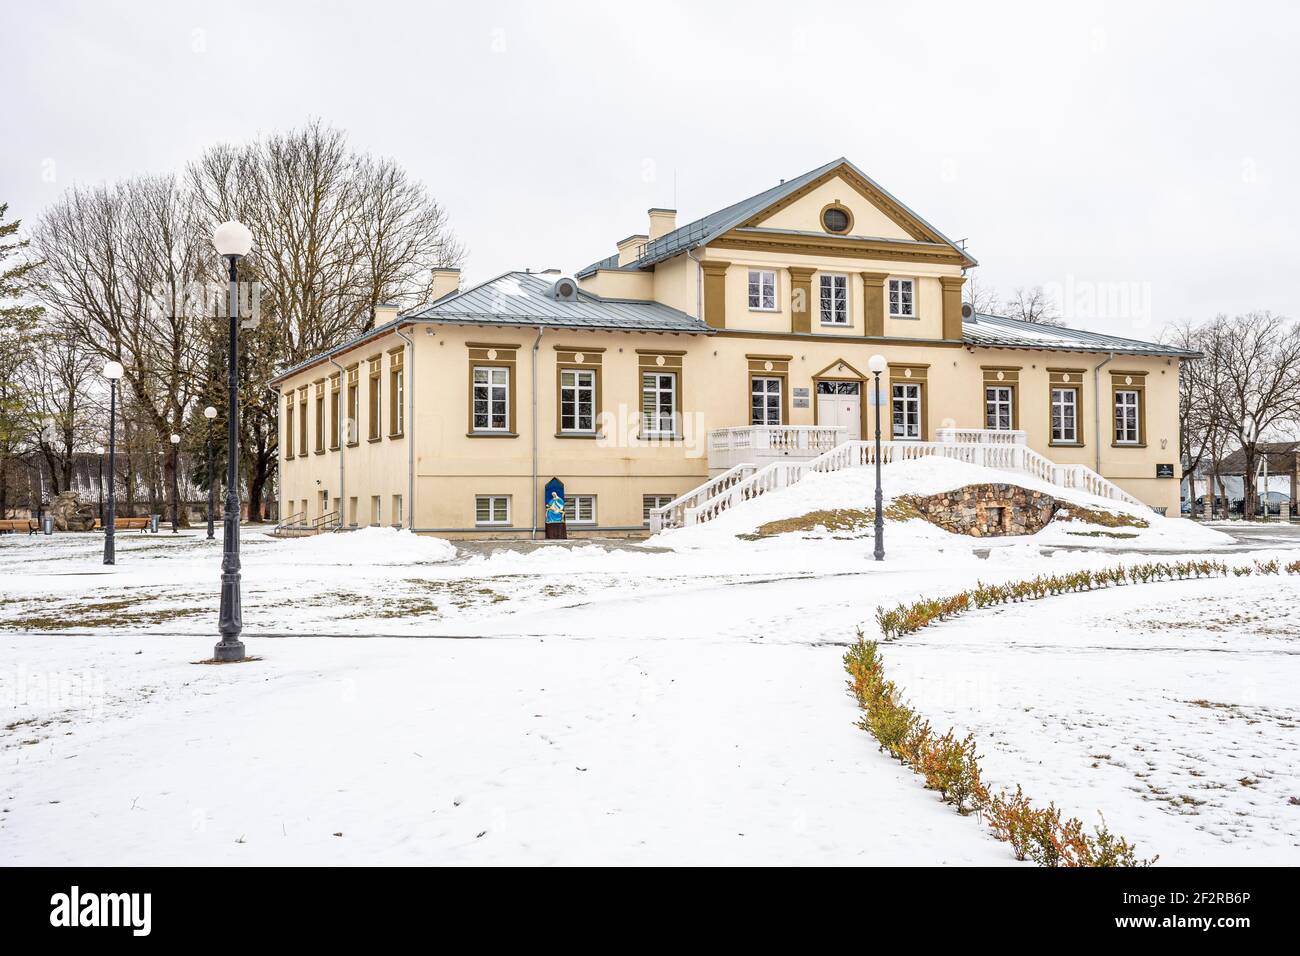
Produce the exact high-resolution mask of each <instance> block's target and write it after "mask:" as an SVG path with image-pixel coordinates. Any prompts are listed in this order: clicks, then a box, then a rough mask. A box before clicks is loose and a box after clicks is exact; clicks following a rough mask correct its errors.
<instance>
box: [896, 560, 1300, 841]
mask: <svg viewBox="0 0 1300 956" xmlns="http://www.w3.org/2000/svg"><path fill="white" fill-rule="evenodd" d="M1298 599H1300V586H1297V584H1296V582H1295V579H1294V578H1291V579H1288V578H1277V577H1251V578H1245V579H1237V578H1229V579H1218V580H1210V581H1181V582H1167V583H1163V584H1153V585H1145V586H1138V587H1126V588H1116V589H1110V590H1106V591H1101V592H1092V593H1083V594H1070V595H1065V596H1061V597H1057V598H1049V599H1046V600H1043V601H1039V602H1035V603H1031V604H1016V605H1010V606H1004V607H1000V608H996V609H990V610H985V611H980V612H977V613H975V614H973V615H971V616H968V617H964V618H960V619H957V620H954V621H949V622H945V623H942V624H940V625H937V626H934V627H930V628H926V629H925V630H923V631H921V632H919V633H918V634H915V635H912V636H909V637H906V638H903V639H901V640H899V641H897V642H895V643H890V644H888V645H886V646H885V648H884V659H885V663H886V666H887V667H888V668H889V674H890V677H891V678H892V679H894V680H897V681H898V682H899V683H900V684H901V685H902V686H904V687H906V688H907V690H908V695H909V697H910V698H911V700H912V702H913V703H914V704H915V705H916V706H917V707H918V709H919V710H920V711H921V712H922V713H924V714H926V715H927V716H928V717H929V718H930V719H931V720H932V721H933V722H934V723H935V724H937V725H940V726H944V727H946V726H948V725H950V724H952V725H956V726H957V727H959V728H960V729H961V730H962V731H963V732H971V733H974V734H975V736H976V739H977V740H979V742H980V745H981V746H980V752H981V753H982V754H983V755H984V759H983V761H982V766H983V767H984V769H985V772H986V780H987V781H988V782H990V783H992V784H994V785H997V786H1014V784H1016V783H1019V784H1021V785H1022V786H1023V787H1024V788H1025V792H1026V793H1029V794H1031V795H1034V796H1039V795H1041V799H1042V800H1043V801H1046V800H1049V799H1050V800H1055V801H1056V802H1057V804H1058V805H1063V806H1066V807H1069V808H1070V809H1071V811H1072V812H1077V811H1080V810H1084V809H1086V810H1088V811H1089V813H1091V811H1092V810H1093V809H1097V810H1101V811H1102V812H1104V813H1105V816H1106V820H1107V822H1108V823H1109V824H1110V825H1111V827H1112V828H1113V829H1114V830H1116V831H1117V832H1119V833H1122V834H1124V835H1125V836H1126V837H1128V838H1129V839H1131V840H1137V841H1138V842H1139V843H1140V844H1141V845H1142V849H1143V851H1144V852H1146V853H1148V854H1149V853H1151V852H1153V851H1154V852H1158V853H1159V854H1160V857H1161V860H1162V861H1163V862H1165V863H1173V864H1189V865H1190V864H1229V863H1236V864H1252V865H1292V866H1294V865H1296V864H1297V863H1300V689H1298V688H1300V600H1298ZM1088 818H1089V817H1088V816H1085V819H1088Z"/></svg>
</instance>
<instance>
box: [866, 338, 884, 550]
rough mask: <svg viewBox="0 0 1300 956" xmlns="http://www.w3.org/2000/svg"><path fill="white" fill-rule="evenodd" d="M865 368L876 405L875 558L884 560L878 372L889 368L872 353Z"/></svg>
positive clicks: (881, 356)
mask: <svg viewBox="0 0 1300 956" xmlns="http://www.w3.org/2000/svg"><path fill="white" fill-rule="evenodd" d="M867 368H869V369H870V370H871V374H872V375H874V376H875V379H876V380H875V389H876V392H875V402H874V404H875V406H876V552H875V553H876V560H877V561H883V560H885V510H884V509H885V496H884V492H883V491H882V490H881V487H880V373H881V372H883V371H884V370H885V369H887V368H889V363H888V362H887V361H886V360H885V357H884V356H883V355H873V356H871V358H870V359H869V360H868V362H867Z"/></svg>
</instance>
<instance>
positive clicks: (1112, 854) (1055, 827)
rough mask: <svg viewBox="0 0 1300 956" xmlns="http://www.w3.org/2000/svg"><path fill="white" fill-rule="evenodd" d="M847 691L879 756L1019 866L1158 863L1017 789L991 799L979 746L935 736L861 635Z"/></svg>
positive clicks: (848, 655)
mask: <svg viewBox="0 0 1300 956" xmlns="http://www.w3.org/2000/svg"><path fill="white" fill-rule="evenodd" d="M844 668H845V670H846V671H847V672H848V675H849V691H850V693H852V695H853V697H854V699H855V700H857V702H858V706H859V708H861V710H862V712H863V716H862V717H861V718H860V719H859V721H858V726H859V727H861V728H862V729H863V730H865V731H867V732H868V733H870V734H871V735H872V736H873V737H875V738H876V742H877V743H878V744H879V745H880V749H881V750H883V751H885V752H886V753H888V754H890V756H892V757H894V758H895V759H897V760H900V761H902V762H903V763H904V764H905V765H907V766H908V767H910V768H911V769H912V770H913V771H915V772H916V773H918V774H920V775H921V776H923V777H924V778H925V785H926V787H928V788H929V789H931V790H937V791H938V792H939V795H940V797H941V799H943V801H944V802H945V803H950V804H952V805H953V807H954V808H955V809H956V810H957V812H958V813H966V812H968V811H969V810H972V809H973V810H978V811H979V812H980V814H981V816H982V817H983V818H984V819H985V820H986V821H987V822H988V825H989V826H990V827H991V828H992V830H993V834H994V836H996V837H997V838H998V839H999V840H1003V841H1005V842H1007V843H1010V844H1011V849H1012V852H1014V853H1015V855H1016V859H1017V860H1024V859H1026V858H1028V859H1031V860H1033V861H1034V862H1035V863H1037V864H1038V865H1039V866H1149V865H1150V864H1151V863H1154V862H1155V859H1156V858H1154V857H1153V858H1151V859H1149V860H1143V859H1139V858H1138V856H1137V853H1136V849H1135V847H1134V846H1133V844H1131V843H1129V842H1127V841H1126V840H1124V839H1123V838H1121V837H1118V836H1116V835H1115V834H1113V833H1111V832H1110V831H1109V830H1108V829H1106V826H1105V822H1106V821H1105V819H1104V818H1103V820H1102V825H1101V826H1100V827H1098V828H1097V829H1096V830H1095V831H1094V832H1093V833H1092V834H1089V833H1088V832H1087V831H1086V830H1085V829H1084V826H1083V823H1082V821H1080V820H1079V819H1077V818H1074V817H1071V818H1070V819H1068V820H1065V821H1062V820H1061V811H1060V810H1058V809H1057V808H1056V805H1055V804H1048V805H1047V807H1046V808H1036V807H1034V806H1033V804H1032V803H1030V801H1029V799H1028V798H1027V797H1026V796H1025V795H1024V793H1023V792H1022V791H1021V789H1020V787H1018V786H1017V787H1016V790H1015V792H1014V793H1008V792H1007V791H1005V790H1003V791H1001V792H999V793H997V794H995V795H990V794H989V791H988V789H987V788H986V787H985V786H984V783H983V779H982V776H981V773H980V766H979V755H978V754H976V752H975V738H974V737H973V736H971V735H967V736H966V737H963V738H961V739H958V738H957V736H956V735H955V734H954V733H953V731H952V730H949V731H948V732H947V733H946V734H943V735H938V734H935V733H934V731H933V730H931V729H930V723H929V721H927V720H925V719H924V718H922V717H921V716H920V715H919V714H918V713H916V711H914V710H913V709H912V708H911V707H909V706H908V705H907V704H906V703H904V702H903V700H902V692H901V691H900V690H899V688H898V686H897V685H896V684H895V683H894V682H893V681H891V680H887V679H886V677H885V668H884V664H883V663H882V662H881V660H880V655H879V650H878V645H877V644H876V642H875V641H868V640H865V639H864V638H863V637H862V634H861V632H859V634H858V640H857V642H856V643H854V644H853V645H852V646H851V647H850V648H849V649H848V650H847V651H846V652H845V654H844Z"/></svg>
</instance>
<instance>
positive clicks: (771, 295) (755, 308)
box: [746, 269, 777, 312]
mask: <svg viewBox="0 0 1300 956" xmlns="http://www.w3.org/2000/svg"><path fill="white" fill-rule="evenodd" d="M746 298H747V301H748V302H749V311H751V312H775V311H776V310H777V309H776V272H775V270H772V269H750V270H749V285H748V287H747V289H746Z"/></svg>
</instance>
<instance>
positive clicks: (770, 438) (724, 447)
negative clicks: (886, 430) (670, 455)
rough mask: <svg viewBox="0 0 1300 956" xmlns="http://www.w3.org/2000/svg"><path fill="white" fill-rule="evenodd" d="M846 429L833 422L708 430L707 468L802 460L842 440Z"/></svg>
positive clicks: (718, 469) (824, 450) (723, 469)
mask: <svg viewBox="0 0 1300 956" xmlns="http://www.w3.org/2000/svg"><path fill="white" fill-rule="evenodd" d="M847 433H848V429H846V428H845V427H844V426H842V425H840V426H833V425H745V426H740V427H736V428H714V429H712V430H711V431H710V432H709V471H710V472H719V471H725V470H727V469H730V468H732V467H733V466H735V465H738V464H740V463H741V462H749V463H753V464H756V465H763V464H766V463H768V462H771V461H776V460H779V459H793V460H795V461H806V460H807V459H809V458H815V457H817V456H818V455H820V454H822V453H823V452H827V451H830V450H831V449H832V448H834V447H835V446H837V445H839V444H840V443H841V442H843V441H844V436H845V435H846V434H847Z"/></svg>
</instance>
